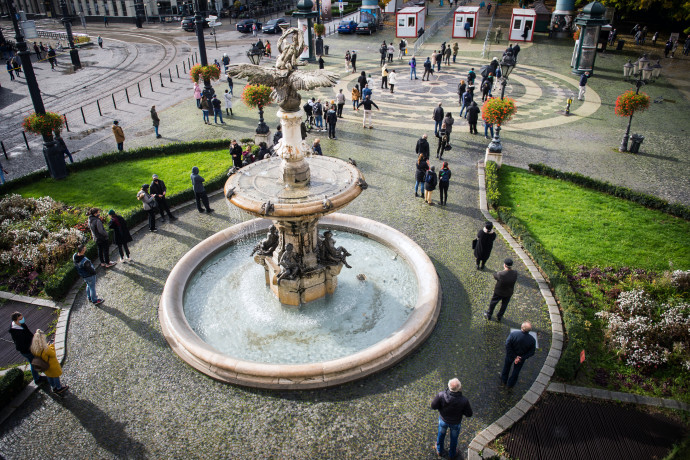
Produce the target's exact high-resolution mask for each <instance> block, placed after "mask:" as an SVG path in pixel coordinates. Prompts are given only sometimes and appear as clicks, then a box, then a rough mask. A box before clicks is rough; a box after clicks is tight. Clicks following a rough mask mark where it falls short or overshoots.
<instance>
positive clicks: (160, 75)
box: [158, 72, 165, 88]
mask: <svg viewBox="0 0 690 460" xmlns="http://www.w3.org/2000/svg"><path fill="white" fill-rule="evenodd" d="M158 76H159V77H160V79H161V88H165V85H164V84H163V73H162V72H158Z"/></svg>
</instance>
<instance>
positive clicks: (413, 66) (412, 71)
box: [409, 56, 426, 80]
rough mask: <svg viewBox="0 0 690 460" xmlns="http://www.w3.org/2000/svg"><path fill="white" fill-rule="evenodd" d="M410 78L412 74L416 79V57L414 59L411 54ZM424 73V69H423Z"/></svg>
mask: <svg viewBox="0 0 690 460" xmlns="http://www.w3.org/2000/svg"><path fill="white" fill-rule="evenodd" d="M409 64H410V80H412V76H413V75H414V79H415V80H417V59H415V57H414V56H412V59H410V62H409ZM424 73H426V71H424Z"/></svg>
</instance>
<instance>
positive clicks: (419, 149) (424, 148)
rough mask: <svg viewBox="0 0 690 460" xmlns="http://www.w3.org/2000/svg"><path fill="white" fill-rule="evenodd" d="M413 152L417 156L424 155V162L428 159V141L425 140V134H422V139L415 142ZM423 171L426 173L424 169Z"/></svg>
mask: <svg viewBox="0 0 690 460" xmlns="http://www.w3.org/2000/svg"><path fill="white" fill-rule="evenodd" d="M414 151H415V153H416V154H417V155H419V154H422V155H424V159H425V160H428V159H429V141H428V140H427V135H426V134H423V135H422V137H420V138H419V139H418V140H417V145H416V146H415V149H414ZM424 171H425V172H426V169H425V170H424Z"/></svg>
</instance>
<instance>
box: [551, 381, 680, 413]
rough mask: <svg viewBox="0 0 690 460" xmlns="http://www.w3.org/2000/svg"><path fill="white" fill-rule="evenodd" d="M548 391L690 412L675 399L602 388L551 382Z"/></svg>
mask: <svg viewBox="0 0 690 460" xmlns="http://www.w3.org/2000/svg"><path fill="white" fill-rule="evenodd" d="M546 391H549V392H551V393H563V394H568V395H576V396H584V397H586V398H596V399H603V400H606V401H618V402H625V403H635V404H644V405H646V406H653V407H665V408H667V409H676V410H683V411H690V404H687V403H684V402H682V401H677V400H675V399H666V398H656V397H653V396H643V395H635V394H632V393H623V392H620V391H609V390H604V389H602V388H587V387H578V386H575V385H568V384H567V383H557V382H551V384H549V386H548V387H547V388H546Z"/></svg>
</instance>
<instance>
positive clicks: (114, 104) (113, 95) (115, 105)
mask: <svg viewBox="0 0 690 460" xmlns="http://www.w3.org/2000/svg"><path fill="white" fill-rule="evenodd" d="M110 97H112V98H113V107H115V110H117V104H116V103H115V94H114V93H110Z"/></svg>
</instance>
